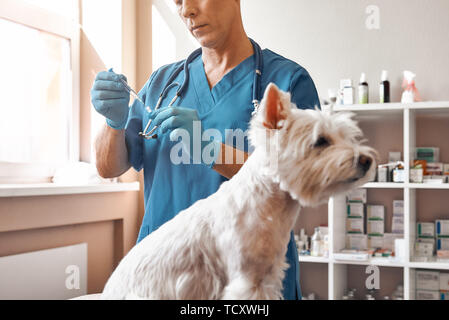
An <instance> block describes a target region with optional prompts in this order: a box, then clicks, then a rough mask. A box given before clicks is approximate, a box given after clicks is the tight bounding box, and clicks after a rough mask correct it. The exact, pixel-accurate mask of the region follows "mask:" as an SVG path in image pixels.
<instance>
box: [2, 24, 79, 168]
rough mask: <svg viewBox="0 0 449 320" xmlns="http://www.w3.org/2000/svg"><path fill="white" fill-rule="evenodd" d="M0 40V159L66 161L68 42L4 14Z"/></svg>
mask: <svg viewBox="0 0 449 320" xmlns="http://www.w3.org/2000/svg"><path fill="white" fill-rule="evenodd" d="M0 41H1V43H3V44H6V45H4V46H2V47H3V48H2V50H1V51H0V70H2V76H1V77H0V97H2V98H1V99H2V101H1V104H0V161H5V162H28V163H32V162H40V163H42V162H47V163H51V162H66V161H68V160H69V156H70V155H69V139H68V138H69V132H68V128H70V126H69V125H68V124H69V121H70V113H69V111H70V106H71V104H72V98H71V89H72V77H71V74H70V42H69V41H68V40H67V39H64V38H61V37H58V36H55V35H53V34H50V33H47V32H43V31H39V30H36V29H33V28H29V27H26V26H23V25H21V24H18V23H15V22H10V21H7V20H4V19H0Z"/></svg>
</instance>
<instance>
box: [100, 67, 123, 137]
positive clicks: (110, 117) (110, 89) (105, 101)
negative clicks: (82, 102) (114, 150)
mask: <svg viewBox="0 0 449 320" xmlns="http://www.w3.org/2000/svg"><path fill="white" fill-rule="evenodd" d="M120 79H123V80H124V81H126V77H125V76H123V75H118V74H116V73H114V71H112V69H111V70H109V71H107V72H106V71H103V72H100V73H99V74H98V75H97V77H96V79H95V82H94V85H93V88H92V90H91V97H92V104H93V106H94V108H95V110H97V112H98V113H100V114H101V115H103V116H104V117H105V118H106V123H107V124H108V126H110V127H111V128H113V129H117V130H122V129H124V128H125V125H126V122H127V120H128V112H129V107H128V105H129V92H128V91H127V90H126V89H125V86H124V85H123V83H122V82H121V81H120Z"/></svg>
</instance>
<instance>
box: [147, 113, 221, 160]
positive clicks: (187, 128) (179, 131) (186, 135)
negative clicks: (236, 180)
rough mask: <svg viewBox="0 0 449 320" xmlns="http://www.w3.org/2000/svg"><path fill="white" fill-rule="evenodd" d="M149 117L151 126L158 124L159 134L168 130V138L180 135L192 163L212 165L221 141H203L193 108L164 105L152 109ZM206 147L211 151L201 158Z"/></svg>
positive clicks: (197, 118) (199, 121)
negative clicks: (154, 109) (208, 154)
mask: <svg viewBox="0 0 449 320" xmlns="http://www.w3.org/2000/svg"><path fill="white" fill-rule="evenodd" d="M150 118H151V119H153V122H152V125H153V126H159V130H160V133H161V134H165V133H167V132H170V140H172V141H176V140H177V138H178V137H181V142H182V144H183V149H184V151H185V152H187V153H188V154H189V157H190V159H193V160H194V163H202V164H204V165H206V166H208V167H210V168H212V167H213V166H214V164H215V161H216V159H217V157H218V154H219V151H220V147H221V141H215V140H212V141H203V139H202V137H203V128H202V125H201V120H200V119H199V117H198V113H197V111H196V110H195V109H189V108H182V107H166V108H162V109H158V110H156V111H153V112H152V113H151V114H150ZM211 144H212V145H211ZM206 147H208V150H210V151H211V153H210V155H211V156H210V157H209V159H203V150H204V149H205V148H206Z"/></svg>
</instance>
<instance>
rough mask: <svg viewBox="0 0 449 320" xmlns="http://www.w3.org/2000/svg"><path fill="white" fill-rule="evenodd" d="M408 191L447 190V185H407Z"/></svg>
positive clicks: (448, 184) (448, 187)
mask: <svg viewBox="0 0 449 320" xmlns="http://www.w3.org/2000/svg"><path fill="white" fill-rule="evenodd" d="M407 187H408V188H410V189H449V183H435V184H432V183H407Z"/></svg>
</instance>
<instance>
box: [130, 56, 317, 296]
mask: <svg viewBox="0 0 449 320" xmlns="http://www.w3.org/2000/svg"><path fill="white" fill-rule="evenodd" d="M262 54H263V59H264V66H263V75H262V79H261V90H262V91H261V95H262V94H263V93H264V92H265V88H266V87H267V85H268V84H269V83H270V82H274V83H275V84H276V85H277V86H278V87H279V88H280V89H281V90H283V91H288V92H290V93H291V96H292V101H293V102H294V103H295V104H296V105H297V107H298V108H301V109H309V108H315V106H318V107H319V106H320V102H319V99H318V94H317V91H316V88H315V85H314V83H313V81H312V79H311V77H310V75H309V74H308V72H307V71H306V70H305V69H304V68H302V67H301V66H299V65H298V64H297V63H295V62H293V61H290V60H288V59H286V58H284V57H282V56H280V55H278V54H276V53H274V52H272V51H270V50H268V49H265V50H263V52H262ZM183 64H184V61H180V62H177V63H174V64H171V65H167V66H164V67H162V68H160V69H159V70H157V71H156V72H154V73H153V74H152V75H151V77H150V79H149V80H148V82H147V83H146V85H145V86H144V88H143V89H142V90H141V92H140V93H139V95H140V97H141V98H142V100H143V101H145V105H146V106H150V107H151V108H152V109H153V108H154V107H155V106H156V103H157V100H158V98H159V95H160V93H161V92H162V90H163V88H164V86H165V85H166V83H167V80H168V78H169V77H170V76H171V75H172V73H173V72H174V71H175V70H176V69H178V68H180V67H182V66H183ZM254 71H255V56H254V55H253V56H251V57H249V58H247V59H246V60H244V61H243V62H241V63H240V64H239V65H238V66H237V67H235V68H234V69H233V70H232V71H230V72H229V73H227V74H226V75H225V76H224V77H223V79H222V80H221V81H220V82H219V83H217V84H216V85H215V87H214V88H212V90H211V89H210V87H209V84H208V81H207V78H206V74H205V71H204V66H203V61H202V57H201V56H199V57H198V58H196V59H195V60H194V61H192V63H191V64H190V65H189V73H190V83H189V85H188V88H187V90H186V91H185V93H184V95H183V96H182V97H180V98H179V99H178V100H177V102H176V103H175V106H182V107H185V108H195V109H197V112H198V116H199V118H200V120H201V123H202V128H203V129H204V130H206V129H209V128H215V129H218V130H219V131H220V132H221V135H222V137H223V140H224V141H222V142H223V143H225V144H227V145H232V146H234V147H237V146H236V142H235V141H234V139H233V138H232V135H229V136H226V135H225V134H226V132H225V129H242V130H243V131H245V130H247V129H248V125H249V121H250V118H251V113H252V112H253V110H254V107H253V104H252V103H251V101H252V92H253V90H252V87H253V77H254ZM183 81H184V72H181V73H180V74H179V75H178V77H177V78H176V80H175V82H178V83H183ZM176 90H177V87H174V88H172V89H170V90H169V92H168V95H167V96H166V98H165V99H164V101H163V103H162V107H164V106H167V105H168V104H169V102H170V100H171V99H172V98H173V97H174V95H175V93H176ZM148 119H149V117H148V112H147V111H146V110H145V109H144V106H143V105H142V104H141V103H139V102H137V101H136V102H134V104H133V106H132V108H131V109H130V114H129V119H128V123H127V127H126V134H125V137H126V144H127V148H128V156H129V162H130V164H131V165H132V166H133V167H134V169H136V170H137V171H140V170H141V169H144V197H145V215H144V218H143V222H142V226H141V229H140V232H139V237H138V242H139V241H141V240H142V239H143V238H145V237H146V236H147V235H148V234H150V233H151V232H153V231H155V230H156V229H158V228H159V227H160V226H161V225H162V224H164V223H165V222H167V221H169V220H170V219H172V218H173V217H174V216H176V215H177V214H178V213H179V212H180V211H182V210H184V209H186V208H188V207H190V206H191V205H192V204H193V203H194V202H196V201H197V200H200V199H203V198H207V197H208V196H209V195H211V194H213V193H214V192H216V191H217V190H218V188H219V187H220V185H221V184H222V183H223V182H224V181H226V180H227V179H226V178H225V177H223V176H221V175H220V174H218V173H217V172H216V171H214V170H213V169H210V168H208V167H207V166H204V165H202V164H178V165H174V164H172V162H171V160H170V150H171V148H172V147H173V146H174V145H175V144H177V143H179V142H172V141H170V138H169V134H168V133H167V134H165V135H159V138H158V139H157V140H145V139H143V138H142V137H140V136H139V135H138V133H139V132H142V131H143V129H144V128H145V126H146V124H147V122H148ZM240 148H241V147H240ZM248 150H250V151H251V149H250V146H249V145H248V139H247V137H246V138H245V145H244V151H246V152H248ZM287 261H288V263H289V265H290V267H289V269H288V270H287V271H286V275H285V279H284V282H283V284H284V289H283V296H284V298H285V299H288V300H294V299H301V290H300V285H299V262H298V251H297V249H296V244H295V241H294V238H293V232H292V234H291V239H290V242H289V244H288V250H287Z"/></svg>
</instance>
